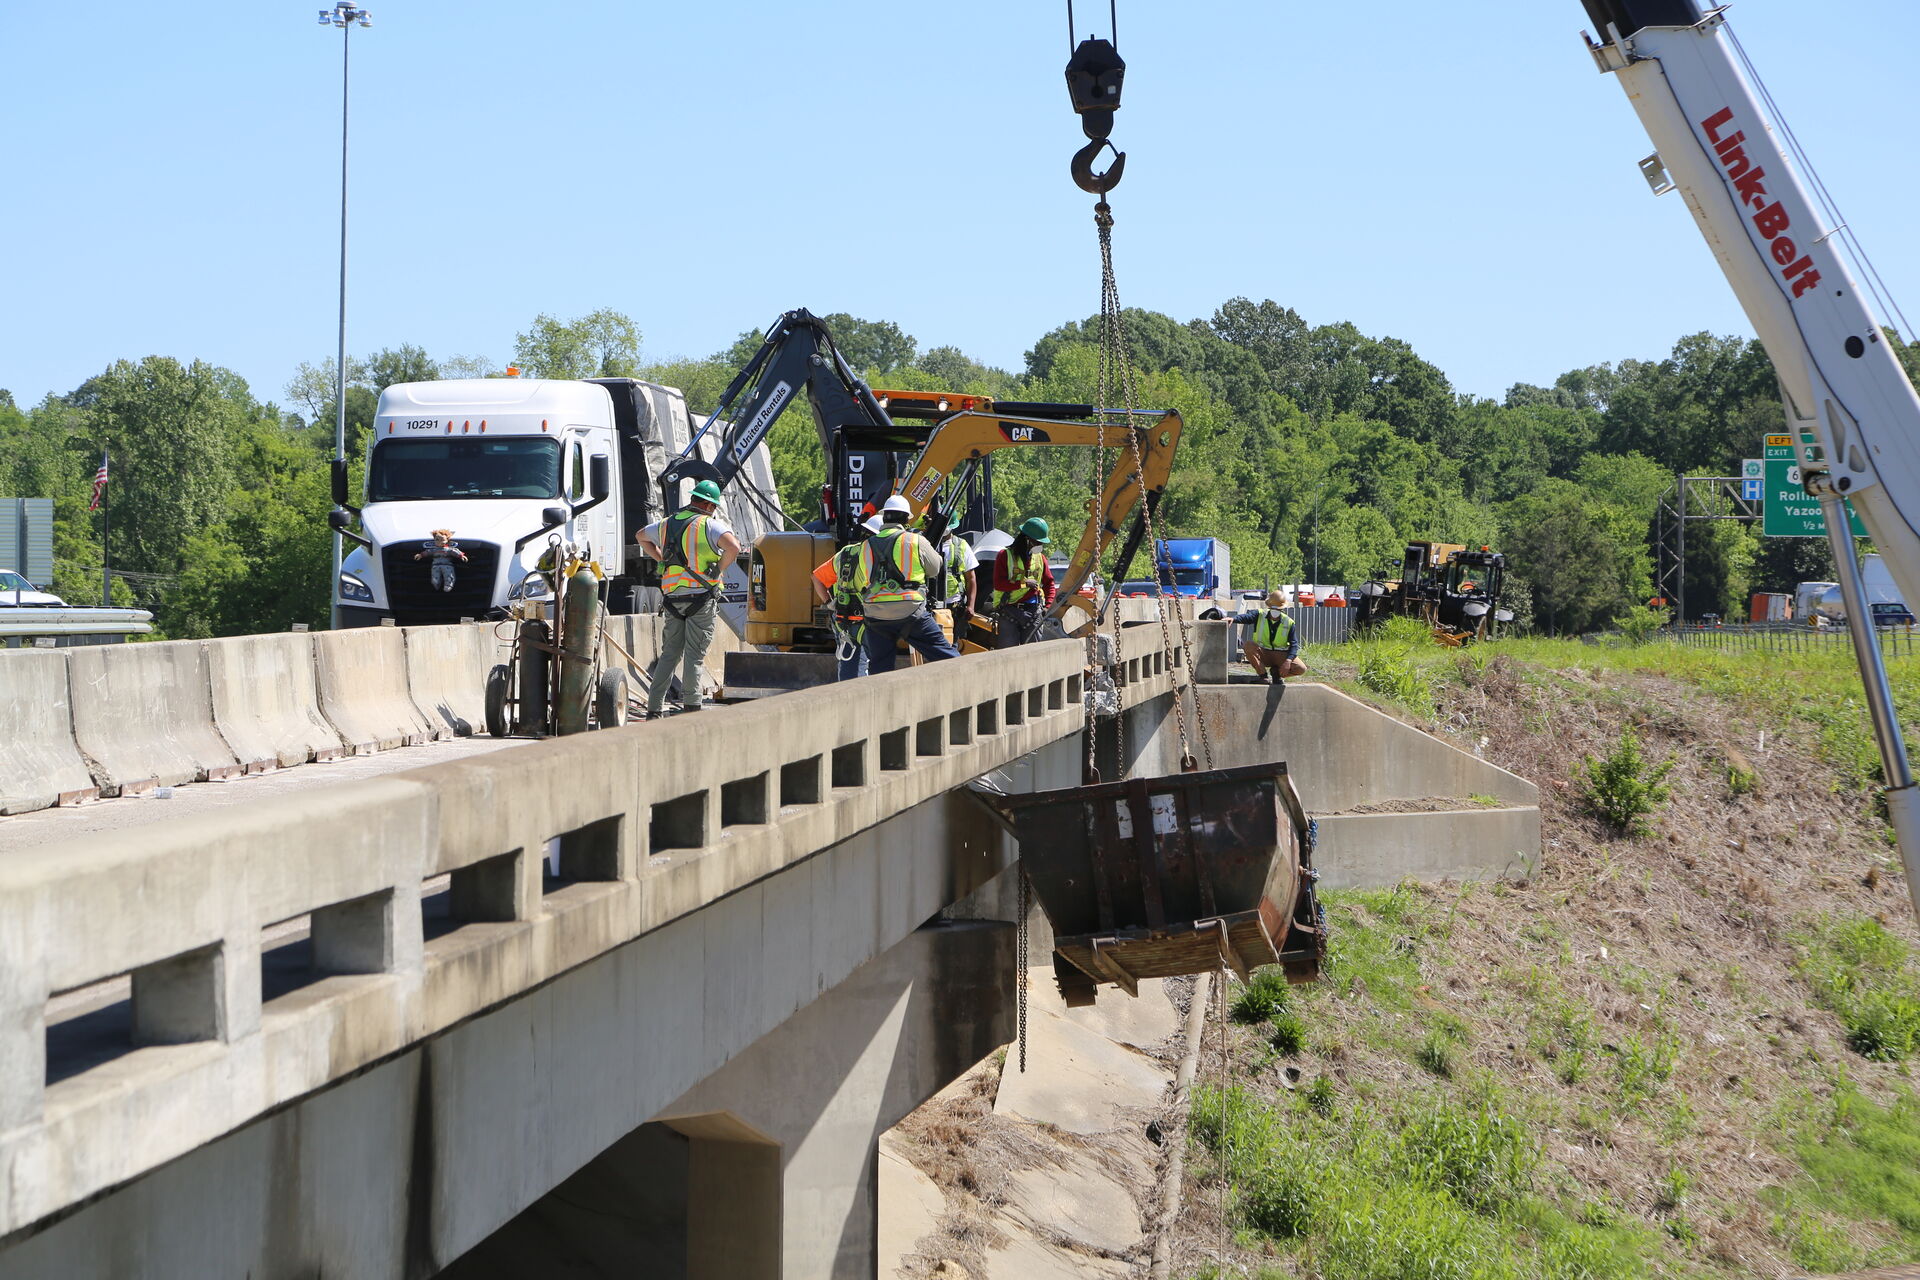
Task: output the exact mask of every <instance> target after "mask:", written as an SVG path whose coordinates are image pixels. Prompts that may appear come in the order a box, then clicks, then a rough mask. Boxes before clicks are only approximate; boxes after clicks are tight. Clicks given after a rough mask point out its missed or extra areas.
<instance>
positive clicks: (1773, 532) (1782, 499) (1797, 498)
mask: <svg viewBox="0 0 1920 1280" xmlns="http://www.w3.org/2000/svg"><path fill="white" fill-rule="evenodd" d="M1762 452H1763V453H1765V455H1766V456H1765V458H1763V459H1762V468H1763V470H1764V473H1765V474H1764V476H1763V478H1762V481H1761V486H1760V487H1761V490H1762V492H1761V495H1760V500H1761V502H1762V504H1763V509H1762V512H1761V519H1760V532H1761V533H1763V534H1765V535H1766V536H1767V537H1769V538H1824V537H1826V536H1827V518H1826V515H1825V514H1824V513H1823V512H1822V511H1821V510H1820V500H1819V499H1818V498H1816V497H1814V496H1813V495H1812V494H1810V493H1808V492H1807V489H1806V486H1805V485H1803V484H1802V483H1800V459H1799V456H1798V454H1797V453H1796V451H1795V449H1794V447H1793V437H1792V436H1790V435H1769V436H1767V438H1766V440H1765V441H1764V443H1763V448H1762ZM1743 479H1744V477H1743ZM1741 487H1742V488H1743V489H1744V488H1745V487H1746V486H1745V485H1744V484H1743V485H1742V486H1741ZM1847 519H1848V523H1849V524H1850V525H1851V527H1852V529H1853V536H1854V537H1856V538H1864V537H1866V536H1867V529H1866V526H1865V525H1863V524H1861V523H1860V517H1859V515H1858V514H1856V513H1855V512H1854V509H1853V504H1852V503H1851V502H1849V503H1848V504H1847Z"/></svg>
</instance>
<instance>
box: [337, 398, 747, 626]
mask: <svg viewBox="0 0 1920 1280" xmlns="http://www.w3.org/2000/svg"><path fill="white" fill-rule="evenodd" d="M691 439H692V425H691V421H690V419H689V415H688V413H687V403H686V397H685V396H683V395H682V394H681V393H680V392H679V391H677V390H675V389H674V388H672V387H664V386H660V385H658V384H656V383H651V382H642V381H640V380H638V379H634V378H598V379H593V380H588V381H572V380H564V379H551V378H463V379H450V380H447V381H444V382H403V383H397V384H395V385H394V386H391V387H388V388H387V389H386V390H385V391H383V392H382V393H381V394H380V401H379V406H378V408H377V410H376V412H375V414H374V420H373V429H372V433H371V437H370V439H369V441H368V446H367V476H366V490H365V497H364V501H363V503H362V505H360V506H357V507H356V506H353V505H352V504H351V503H349V501H348V492H347V490H348V486H347V476H346V469H345V467H344V465H342V464H336V465H335V470H334V503H335V508H334V511H333V514H332V515H331V516H330V517H329V520H328V523H330V524H331V525H333V527H334V528H336V529H338V530H340V531H341V532H342V533H343V534H344V535H345V536H346V537H347V538H348V539H349V540H350V541H351V542H352V543H353V546H352V548H351V550H350V552H349V553H348V554H347V555H346V556H345V558H344V559H343V561H342V563H341V571H340V577H339V580H338V582H337V583H336V584H335V587H334V602H333V613H334V625H335V626H336V627H355V626H377V625H379V624H380V623H381V622H383V621H384V620H386V619H389V618H391V619H392V620H393V621H394V622H395V623H397V624H399V625H402V626H411V625H415V624H419V623H439V622H458V621H459V620H460V619H462V618H486V617H490V616H493V617H497V616H501V614H502V613H503V612H504V610H505V609H506V607H507V606H508V605H509V604H510V603H511V602H512V601H513V600H515V599H517V598H520V597H522V596H527V597H533V598H538V597H539V596H540V595H541V594H542V593H543V592H544V591H545V590H546V585H545V583H544V582H543V581H542V580H541V578H540V577H539V575H538V574H536V573H534V572H533V570H534V566H535V564H536V563H537V562H538V560H539V559H540V557H541V555H543V554H544V553H545V552H546V549H547V546H548V542H549V540H550V539H552V538H554V537H558V538H559V539H560V540H561V541H563V542H567V543H571V544H573V545H574V546H575V547H577V548H579V549H580V550H581V551H582V552H584V553H585V554H586V555H588V556H589V557H590V558H592V559H595V560H598V561H599V562H600V564H601V566H602V568H603V569H605V571H606V573H607V596H606V598H607V603H608V607H609V608H610V609H611V610H613V611H614V612H617V613H626V612H631V611H634V610H644V609H646V608H647V607H648V606H649V604H650V603H651V602H653V601H654V600H656V599H657V596H658V593H657V591H655V590H652V589H651V588H652V586H653V583H654V581H655V577H654V569H653V566H652V565H651V564H650V563H648V562H647V561H646V560H645V559H644V558H643V557H642V556H641V555H640V553H639V549H638V547H637V546H635V544H634V534H635V533H636V532H637V531H638V530H639V529H641V528H642V527H643V526H645V525H647V524H649V523H651V522H652V521H654V520H658V519H659V518H660V517H661V513H662V506H663V503H664V501H665V498H664V495H663V493H662V490H661V487H660V485H659V479H660V476H661V475H662V473H663V472H664V471H665V470H666V466H667V462H668V460H669V459H670V458H672V457H673V456H675V455H676V454H678V453H679V452H680V451H681V450H683V449H685V448H686V447H687V445H688V443H689V441H690V440H691ZM703 443H704V442H703ZM709 447H711V446H709ZM749 461H750V465H749V466H748V467H747V468H746V471H745V474H744V475H743V476H742V480H743V484H742V486H741V497H742V500H741V501H740V502H738V503H734V504H731V505H733V506H736V507H738V508H739V510H738V511H737V512H734V513H732V516H733V519H732V520H731V523H732V525H733V527H734V528H735V530H736V532H738V533H739V535H740V537H741V541H742V542H743V543H750V542H751V541H752V540H753V539H754V538H755V537H757V536H758V535H759V534H760V533H761V532H764V527H763V526H765V525H766V524H767V522H768V521H770V520H773V521H777V520H778V519H779V498H778V496H777V494H775V493H774V492H773V477H772V471H771V468H770V466H769V465H768V462H767V459H766V456H765V450H764V448H762V449H759V450H756V452H755V456H754V457H753V458H751V459H750V460H749ZM726 505H727V504H723V514H727V513H726V512H725V510H724V507H725V506H726ZM356 515H357V516H358V517H359V521H360V528H359V530H358V532H355V531H353V530H352V528H351V526H352V524H353V518H354V517H355V516H356ZM435 529H450V530H452V531H453V541H454V542H455V543H457V544H458V545H459V548H460V551H461V552H462V553H463V554H464V555H465V556H466V559H465V560H464V561H455V562H454V566H453V581H452V583H451V585H450V587H449V588H448V589H441V588H437V587H436V586H435V585H434V583H433V577H432V563H433V562H432V560H431V559H416V558H415V557H416V556H417V555H419V553H421V552H423V551H425V550H426V548H427V547H428V546H430V545H431V544H432V542H433V531H434V530H435ZM727 587H728V590H727V591H726V593H725V596H726V598H725V599H723V608H726V607H729V606H733V607H735V609H736V611H738V610H744V608H745V604H744V601H745V598H746V596H745V579H744V576H743V575H741V580H740V581H739V582H737V583H735V582H729V583H728V584H727ZM733 597H737V599H734V598H733Z"/></svg>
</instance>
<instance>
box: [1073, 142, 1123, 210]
mask: <svg viewBox="0 0 1920 1280" xmlns="http://www.w3.org/2000/svg"><path fill="white" fill-rule="evenodd" d="M1103 147H1104V148H1106V149H1107V150H1108V151H1111V152H1113V164H1112V165H1111V166H1110V167H1109V168H1108V169H1107V171H1106V172H1105V173H1095V172H1094V171H1093V162H1094V161H1095V160H1096V159H1097V158H1099V155H1100V150H1101V148H1103ZM1126 169H1127V153H1126V152H1124V151H1122V150H1120V149H1119V148H1118V147H1116V146H1114V145H1113V140H1112V139H1111V138H1096V139H1094V140H1093V141H1092V142H1089V143H1088V144H1087V145H1086V146H1084V147H1082V148H1080V149H1079V150H1078V151H1076V152H1074V153H1073V185H1075V186H1076V187H1079V188H1080V189H1081V190H1082V191H1084V192H1086V193H1087V194H1088V195H1095V196H1103V195H1105V194H1107V192H1109V191H1111V190H1113V189H1114V188H1115V187H1117V186H1119V185H1120V177H1121V175H1122V174H1123V173H1125V172H1126Z"/></svg>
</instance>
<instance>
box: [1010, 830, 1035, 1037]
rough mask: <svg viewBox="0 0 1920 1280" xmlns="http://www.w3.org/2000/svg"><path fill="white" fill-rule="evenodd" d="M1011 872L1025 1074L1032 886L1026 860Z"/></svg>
mask: <svg viewBox="0 0 1920 1280" xmlns="http://www.w3.org/2000/svg"><path fill="white" fill-rule="evenodd" d="M1013 874H1014V875H1015V876H1017V877H1019V884H1020V922H1019V924H1018V925H1016V926H1015V933H1016V935H1017V939H1018V940H1017V941H1016V942H1015V944H1014V945H1015V946H1016V947H1018V948H1019V954H1018V955H1017V956H1016V957H1015V963H1016V964H1018V966H1019V969H1020V989H1019V997H1018V1000H1017V1001H1016V1005H1015V1008H1016V1012H1015V1014H1014V1019H1015V1021H1014V1026H1015V1028H1016V1031H1017V1034H1018V1036H1019V1040H1020V1074H1021V1075H1025V1074H1027V916H1028V915H1030V914H1031V913H1032V911H1033V886H1032V885H1030V884H1028V883H1027V864H1026V860H1025V859H1024V858H1023V859H1020V860H1019V861H1016V862H1015V863H1014V864H1013Z"/></svg>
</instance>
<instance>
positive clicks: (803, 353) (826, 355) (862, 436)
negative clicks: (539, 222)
mask: <svg viewBox="0 0 1920 1280" xmlns="http://www.w3.org/2000/svg"><path fill="white" fill-rule="evenodd" d="M802 389H804V390H805V391H806V393H807V400H808V403H809V406H810V407H811V408H812V410H813V421H814V426H815V428H816V429H817V430H818V431H819V433H820V449H821V452H822V453H823V454H825V455H826V458H827V467H828V471H829V478H830V484H831V486H832V493H833V508H834V522H835V533H836V535H837V537H838V539H839V540H840V541H843V542H844V541H845V540H846V538H847V537H848V536H849V534H850V531H851V528H852V525H853V522H854V520H855V519H857V518H858V515H859V509H860V506H861V505H862V503H863V501H864V500H865V498H866V497H868V496H870V495H868V494H867V493H865V491H864V483H865V477H866V476H867V474H868V473H869V471H873V470H881V469H884V465H885V461H886V459H887V458H888V457H889V456H890V455H891V454H893V453H896V452H900V451H904V450H911V449H916V448H918V447H919V446H920V444H921V442H922V441H923V440H924V439H925V438H926V431H925V428H924V427H919V426H917V425H909V424H896V423H895V422H894V421H893V419H892V418H891V417H889V416H888V414H887V410H886V408H885V406H884V405H882V404H881V403H880V401H879V400H878V399H877V398H876V397H875V396H874V393H873V392H872V391H871V390H870V389H868V387H867V384H866V383H865V382H864V381H862V380H861V378H860V376H859V375H858V374H856V373H855V372H854V371H853V369H852V367H851V366H849V365H848V364H847V361H846V358H845V357H844V356H842V355H841V354H840V349H839V348H838V347H836V346H834V343H833V335H832V334H830V333H828V332H827V326H826V324H825V323H824V322H823V321H822V320H821V319H820V317H818V316H816V315H814V314H813V313H812V312H810V311H808V310H806V309H805V308H799V309H796V310H793V311H788V312H786V313H784V314H783V315H781V316H780V318H779V319H777V320H775V321H774V322H773V323H772V324H771V325H769V326H768V328H767V332H766V336H765V338H764V339H763V340H762V341H761V343H760V349H759V350H758V351H756V352H754V354H753V357H752V358H751V359H749V360H748V361H747V363H746V364H745V365H743V366H742V367H741V369H740V372H739V373H737V374H735V375H734V377H733V381H732V382H730V383H728V384H727V389H726V390H725V391H723V392H721V394H720V401H719V403H718V404H717V405H715V407H714V410H713V412H712V413H711V414H709V415H708V416H707V420H706V421H705V422H703V423H701V424H700V429H699V430H698V431H696V432H694V435H693V439H692V440H691V441H689V442H688V444H687V447H686V449H685V450H683V451H682V452H681V453H680V455H679V456H678V457H676V458H675V459H674V460H673V461H672V462H670V463H669V464H668V465H667V468H666V470H665V471H664V472H663V473H662V475H661V478H660V483H661V486H662V488H664V489H665V491H666V493H665V497H666V510H668V511H674V510H677V509H678V508H679V505H680V496H681V495H680V491H679V490H680V485H681V484H682V483H683V482H686V481H691V480H712V481H713V482H714V483H715V484H718V485H719V486H720V487H721V488H722V489H723V490H724V489H725V488H727V487H728V486H729V485H730V484H732V483H733V480H734V477H735V476H737V475H739V474H740V470H741V468H742V467H744V466H746V464H747V459H748V458H750V457H752V456H753V451H754V450H755V449H757V448H759V446H760V443H761V441H763V440H765V439H766V438H767V432H768V431H770V430H771V429H772V428H773V423H774V420H775V419H776V418H778V417H779V416H780V412H781V410H783V409H785V408H786V407H787V406H788V405H789V404H791V403H792V401H793V398H794V396H795V395H797V394H798V393H799V392H800V391H801V390H802ZM716 425H717V426H718V427H719V429H720V430H721V432H722V433H723V434H722V435H721V438H720V443H719V446H718V448H717V449H716V450H714V457H713V461H712V462H708V461H706V460H704V459H703V458H701V457H700V455H699V443H700V441H701V439H703V438H704V437H705V436H706V435H707V434H708V433H709V432H710V431H713V430H714V429H715V427H716ZM875 459H878V460H879V464H878V465H876V463H875Z"/></svg>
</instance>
